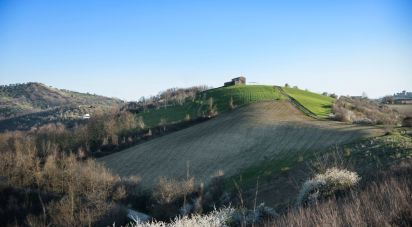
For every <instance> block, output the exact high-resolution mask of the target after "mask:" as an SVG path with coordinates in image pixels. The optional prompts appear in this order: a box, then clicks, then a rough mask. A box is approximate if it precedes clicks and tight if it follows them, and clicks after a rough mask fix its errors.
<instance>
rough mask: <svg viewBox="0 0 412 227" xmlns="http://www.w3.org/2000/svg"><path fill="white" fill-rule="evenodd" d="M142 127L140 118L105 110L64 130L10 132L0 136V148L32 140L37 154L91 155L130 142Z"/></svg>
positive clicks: (58, 125)
mask: <svg viewBox="0 0 412 227" xmlns="http://www.w3.org/2000/svg"><path fill="white" fill-rule="evenodd" d="M144 128H145V126H144V122H143V119H142V118H141V117H136V116H135V115H134V114H132V113H129V112H119V111H114V110H113V111H107V112H102V113H100V114H99V113H96V115H94V116H93V117H92V118H91V119H88V120H87V122H86V123H85V124H78V125H76V126H74V127H72V128H67V127H66V126H65V125H63V124H61V123H51V124H46V125H42V126H39V127H33V128H32V129H31V130H29V131H13V132H5V133H2V134H0V145H1V146H3V149H5V147H4V146H6V148H8V149H10V148H12V147H7V146H8V145H9V143H7V141H9V140H12V139H19V138H28V137H29V138H32V139H33V141H34V142H35V145H36V149H37V151H38V152H39V153H41V154H44V155H48V154H51V153H54V152H66V153H83V154H84V156H90V155H93V154H94V153H96V152H99V151H101V150H102V149H110V147H111V148H113V147H115V146H119V145H125V146H126V145H127V144H129V143H131V142H133V135H135V134H136V133H137V132H140V131H142V130H143V129H144Z"/></svg>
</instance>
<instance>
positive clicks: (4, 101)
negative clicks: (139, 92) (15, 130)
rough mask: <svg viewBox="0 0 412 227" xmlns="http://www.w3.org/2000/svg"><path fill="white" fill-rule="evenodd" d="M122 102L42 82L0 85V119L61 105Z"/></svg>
mask: <svg viewBox="0 0 412 227" xmlns="http://www.w3.org/2000/svg"><path fill="white" fill-rule="evenodd" d="M122 103H123V102H122V101H121V100H119V99H115V98H108V97H104V96H99V95H93V94H84V93H80V92H74V91H68V90H61V89H57V88H53V87H50V86H47V85H44V84H42V83H35V82H30V83H24V84H13V85H3V86H0V110H1V111H0V113H1V114H0V120H1V119H7V118H12V117H17V116H21V115H24V114H30V113H36V112H40V111H45V110H50V109H53V108H56V107H62V106H79V105H93V106H101V107H108V106H118V105H120V104H122Z"/></svg>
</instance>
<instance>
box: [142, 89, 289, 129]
mask: <svg viewBox="0 0 412 227" xmlns="http://www.w3.org/2000/svg"><path fill="white" fill-rule="evenodd" d="M209 98H212V99H213V104H214V105H216V107H217V111H218V112H219V113H224V112H226V111H228V110H229V109H230V105H229V103H230V100H231V99H232V100H233V105H235V106H236V107H239V106H243V105H246V104H249V103H254V102H259V101H268V100H281V99H284V97H283V96H282V95H281V94H280V92H279V91H278V90H277V89H276V88H274V87H273V86H265V85H238V86H230V87H220V88H215V89H210V90H207V91H204V92H201V93H200V94H199V95H198V97H196V99H195V100H194V101H193V100H187V101H186V102H185V103H184V104H183V105H174V106H167V107H161V108H158V109H152V110H147V111H145V112H142V113H139V114H138V115H139V116H142V117H143V120H144V122H145V125H146V126H147V127H154V126H157V125H159V124H160V122H161V120H162V119H164V120H165V121H166V123H168V124H169V123H177V122H180V121H183V120H185V118H186V117H187V116H189V117H190V118H191V119H195V118H197V117H200V116H202V115H204V114H205V112H206V110H207V106H208V100H209Z"/></svg>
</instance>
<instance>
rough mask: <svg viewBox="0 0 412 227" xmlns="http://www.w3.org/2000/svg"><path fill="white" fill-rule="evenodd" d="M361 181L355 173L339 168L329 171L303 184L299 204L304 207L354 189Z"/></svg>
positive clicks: (298, 199)
mask: <svg viewBox="0 0 412 227" xmlns="http://www.w3.org/2000/svg"><path fill="white" fill-rule="evenodd" d="M359 180H360V177H359V176H358V174H357V173H355V172H351V171H348V170H344V169H337V168H330V169H327V170H326V172H325V173H322V174H317V175H316V176H315V177H314V178H313V179H310V180H307V181H306V182H305V183H304V184H303V186H302V188H301V190H300V192H299V195H298V198H297V203H298V205H304V204H308V203H314V202H317V201H318V200H320V199H324V198H328V197H331V196H333V195H335V194H336V193H338V192H340V191H345V190H347V189H350V188H352V187H353V186H355V185H356V184H357V183H358V182H359Z"/></svg>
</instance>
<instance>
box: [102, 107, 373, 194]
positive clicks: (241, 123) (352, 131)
mask: <svg viewBox="0 0 412 227" xmlns="http://www.w3.org/2000/svg"><path fill="white" fill-rule="evenodd" d="M380 133H381V131H380V130H379V129H376V128H373V127H353V126H351V125H346V124H341V123H337V122H327V121H317V120H313V119H312V118H310V117H307V116H306V115H304V114H303V113H302V112H301V111H300V110H298V109H296V108H295V107H294V106H293V105H292V104H291V103H289V102H287V101H268V102H259V103H254V104H250V105H247V106H244V107H241V108H238V109H236V110H234V111H233V112H230V113H227V114H222V115H220V116H218V117H216V118H214V119H212V120H209V121H206V122H204V123H200V124H197V125H195V126H192V127H190V128H187V129H183V130H181V131H178V132H174V133H171V134H169V135H166V136H163V137H161V138H157V139H153V140H151V141H149V142H146V143H144V144H141V145H138V146H135V147H132V148H129V149H126V150H124V151H122V152H119V153H115V154H112V155H109V156H105V157H103V158H101V159H99V160H100V161H101V162H103V163H104V164H105V165H106V166H107V167H108V168H109V169H111V170H113V171H114V172H116V173H118V174H120V175H123V176H128V175H139V176H141V177H142V185H144V186H145V187H151V186H153V185H154V184H155V183H156V182H157V181H158V178H159V177H160V176H164V177H167V178H172V179H184V178H185V177H186V174H187V172H186V171H187V168H188V167H187V166H188V165H189V166H190V167H189V169H190V174H191V176H194V177H195V179H196V180H198V181H203V182H208V180H209V179H210V177H211V176H213V175H214V174H215V173H216V172H218V171H221V172H223V173H224V174H225V176H226V177H228V176H232V175H236V174H238V173H240V172H242V170H246V169H248V168H252V167H253V166H255V165H259V164H262V163H266V162H269V161H271V160H275V161H276V160H282V161H277V163H275V164H276V165H274V166H273V167H274V168H278V169H282V168H288V167H290V166H289V163H288V160H298V159H299V157H300V156H304V155H305V154H307V153H310V152H313V151H317V150H324V149H326V148H329V147H331V146H334V145H336V144H345V143H350V142H353V141H356V140H359V139H360V138H365V137H369V136H375V135H379V134H380ZM160 166H161V168H159V167H160ZM268 174H270V173H268ZM245 177H246V176H245ZM255 177H256V175H254V174H252V175H250V181H255V180H256V179H255Z"/></svg>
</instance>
